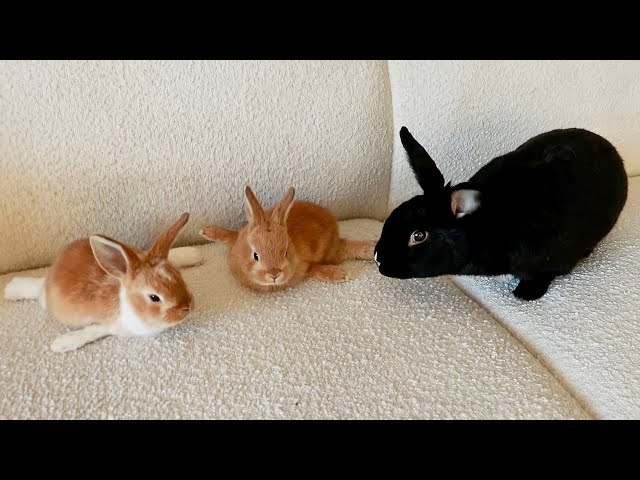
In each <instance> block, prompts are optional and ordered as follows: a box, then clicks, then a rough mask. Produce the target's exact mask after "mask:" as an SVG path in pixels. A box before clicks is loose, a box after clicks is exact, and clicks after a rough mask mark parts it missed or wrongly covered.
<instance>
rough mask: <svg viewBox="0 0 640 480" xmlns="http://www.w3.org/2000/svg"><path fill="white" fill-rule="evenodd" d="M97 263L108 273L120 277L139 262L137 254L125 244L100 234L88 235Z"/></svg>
mask: <svg viewBox="0 0 640 480" xmlns="http://www.w3.org/2000/svg"><path fill="white" fill-rule="evenodd" d="M89 244H90V245H91V250H92V251H93V256H94V257H95V259H96V261H97V262H98V265H100V268H102V269H103V270H104V271H105V272H107V273H108V274H109V275H113V276H114V277H117V278H120V277H123V276H124V275H126V273H127V272H128V271H130V270H132V269H135V268H136V267H137V266H138V264H139V263H140V259H139V258H138V255H136V253H135V252H134V251H133V250H131V249H130V248H129V247H127V246H126V245H124V244H122V243H120V242H117V241H116V240H113V239H111V238H107V237H103V236H101V235H93V236H91V237H89Z"/></svg>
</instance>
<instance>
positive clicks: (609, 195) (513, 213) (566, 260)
mask: <svg viewBox="0 0 640 480" xmlns="http://www.w3.org/2000/svg"><path fill="white" fill-rule="evenodd" d="M400 139H401V141H402V145H403V146H404V148H405V150H406V151H407V153H408V155H409V163H410V165H411V167H412V169H413V172H414V174H415V177H416V179H417V180H418V183H419V184H420V187H421V188H422V190H423V192H424V194H423V195H418V196H415V197H413V198H412V199H410V200H408V201H406V202H404V203H403V204H402V205H400V206H399V207H398V208H396V209H395V210H394V211H393V212H392V213H391V215H390V216H389V218H387V220H386V221H385V224H384V227H383V229H382V235H381V237H380V240H379V241H378V244H377V245H376V249H375V260H376V263H377V264H378V268H379V270H380V273H382V274H383V275H386V276H388V277H394V278H413V277H434V276H438V275H502V274H513V275H514V276H515V277H517V278H518V279H520V282H519V284H518V286H517V287H516V289H515V290H514V292H513V293H514V295H515V296H516V297H518V298H521V299H524V300H534V299H537V298H540V297H542V296H543V295H544V294H545V293H546V291H547V289H548V288H549V285H550V283H551V281H552V280H553V279H554V278H555V277H557V276H558V275H566V274H568V273H569V272H570V271H571V270H572V269H573V268H574V267H575V265H576V264H577V263H578V262H579V261H580V260H581V259H582V258H584V257H586V256H588V255H589V254H590V253H591V251H592V250H593V248H594V247H595V246H596V244H597V243H598V242H599V241H600V240H601V239H602V238H603V237H604V236H605V235H607V234H608V233H609V231H610V230H611V229H612V228H613V226H614V225H615V223H616V221H617V219H618V216H619V214H620V211H621V210H622V208H623V206H624V204H625V202H626V199H627V175H626V172H625V169H624V165H623V161H622V158H620V155H619V154H618V152H617V151H616V149H615V147H614V146H613V145H611V143H609V142H608V141H607V140H605V139H604V138H602V137H600V136H599V135H596V134H595V133H592V132H589V131H587V130H583V129H577V128H570V129H561V130H553V131H550V132H547V133H543V134H541V135H538V136H536V137H533V138H532V139H530V140H529V141H527V142H526V143H524V144H523V145H521V146H520V147H518V148H517V149H516V150H514V151H512V152H509V153H507V154H506V155H502V156H499V157H497V158H495V159H493V160H492V161H491V162H489V163H488V164H487V165H485V166H484V167H482V168H481V169H480V170H479V171H478V172H477V173H476V174H475V175H474V176H473V177H471V179H469V181H468V182H464V183H461V184H458V185H456V186H451V182H449V183H448V184H447V185H445V184H444V178H443V176H442V173H440V170H438V167H437V166H436V164H435V163H434V161H433V160H432V159H431V157H430V156H429V154H428V153H427V152H426V151H425V149H424V148H422V146H421V145H420V144H419V143H418V142H417V141H416V140H415V139H414V138H413V137H412V136H411V134H410V133H409V131H408V130H407V128H406V127H402V129H401V130H400Z"/></svg>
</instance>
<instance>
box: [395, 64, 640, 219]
mask: <svg viewBox="0 0 640 480" xmlns="http://www.w3.org/2000/svg"><path fill="white" fill-rule="evenodd" d="M639 75H640V62H636V61H619V60H597V61H584V60H579V61H567V60H553V61H551V60H542V61H532V60H525V61H504V60H496V61H486V60H474V61H440V60H429V61H424V60H421V61H404V60H393V61H390V62H389V77H390V82H391V95H392V98H393V121H394V155H393V168H392V173H391V190H390V196H389V210H392V209H393V208H395V207H396V206H398V205H399V204H400V203H402V202H403V201H404V200H406V199H408V198H411V197H412V196H413V195H416V194H418V193H420V188H419V187H418V184H417V182H416V181H415V180H414V179H413V174H412V173H411V168H410V167H409V165H408V163H407V161H406V154H405V152H404V150H403V148H402V145H401V143H400V141H399V137H398V132H399V130H400V127H402V126H403V125H405V126H406V127H407V128H408V129H409V131H411V133H413V135H414V136H415V138H416V139H417V140H418V141H419V142H420V143H421V144H422V145H423V146H424V147H425V148H426V149H427V151H428V152H429V153H431V155H432V157H433V159H434V160H435V161H436V163H437V164H438V166H439V167H440V168H441V170H442V172H443V174H444V176H445V179H446V180H447V181H449V180H452V181H453V182H454V183H457V182H462V181H464V180H467V179H468V178H469V177H471V175H473V174H474V173H475V172H476V171H477V170H478V169H479V168H480V167H482V166H483V165H484V164H486V163H487V162H488V161H489V160H491V159H492V158H494V157H496V156H498V155H501V154H504V153H507V152H508V151H510V150H513V149H514V148H516V147H518V146H519V145H521V144H522V143H524V142H525V141H526V140H528V139H529V138H530V137H532V136H534V135H537V134H539V133H542V132H544V131H547V130H552V129H555V128H568V127H582V128H587V129H591V130H593V131H594V132H595V133H598V134H600V135H603V136H604V137H606V138H607V139H609V141H611V142H612V143H613V144H614V145H615V146H616V147H617V148H618V150H619V152H620V154H621V155H622V157H623V158H624V159H625V161H626V168H627V173H628V174H629V175H638V174H640V142H639V141H638V134H637V129H638V128H637V125H638V112H639V111H640V88H638V76H639Z"/></svg>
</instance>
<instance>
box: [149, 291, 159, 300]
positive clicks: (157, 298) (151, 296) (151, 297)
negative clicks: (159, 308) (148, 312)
mask: <svg viewBox="0 0 640 480" xmlns="http://www.w3.org/2000/svg"><path fill="white" fill-rule="evenodd" d="M149 298H150V299H151V301H152V302H159V301H160V297H159V296H158V295H156V294H155V293H152V294H151V295H149Z"/></svg>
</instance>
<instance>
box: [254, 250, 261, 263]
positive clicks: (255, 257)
mask: <svg viewBox="0 0 640 480" xmlns="http://www.w3.org/2000/svg"><path fill="white" fill-rule="evenodd" d="M253 259H254V260H255V261H256V262H257V261H258V260H260V259H259V258H258V254H257V253H256V252H253Z"/></svg>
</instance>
